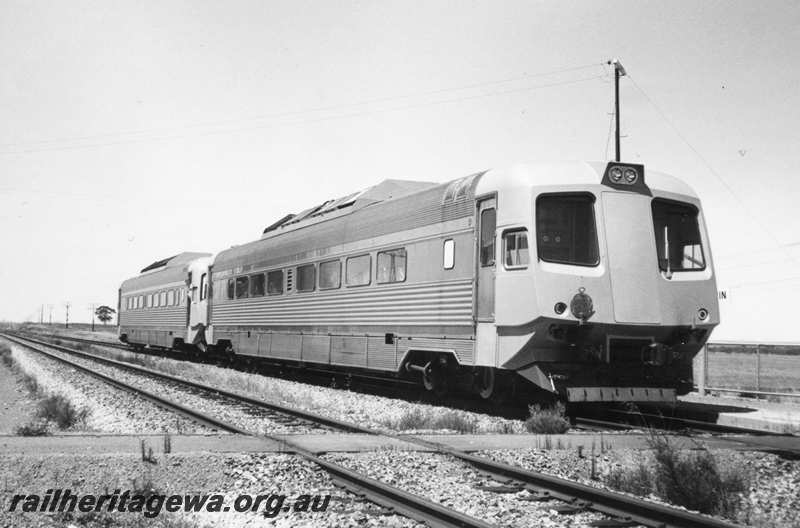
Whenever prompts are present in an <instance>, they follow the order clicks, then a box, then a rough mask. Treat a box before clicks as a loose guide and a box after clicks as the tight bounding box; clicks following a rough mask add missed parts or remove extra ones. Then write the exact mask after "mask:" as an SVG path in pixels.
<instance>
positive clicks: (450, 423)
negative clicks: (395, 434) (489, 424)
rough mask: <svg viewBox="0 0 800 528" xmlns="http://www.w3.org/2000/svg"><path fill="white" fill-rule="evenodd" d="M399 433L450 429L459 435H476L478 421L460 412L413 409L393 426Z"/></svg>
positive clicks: (405, 413) (401, 416)
mask: <svg viewBox="0 0 800 528" xmlns="http://www.w3.org/2000/svg"><path fill="white" fill-rule="evenodd" d="M392 425H393V426H394V427H393V428H394V429H397V430H398V431H412V430H420V429H448V430H451V431H458V432H459V433H462V434H464V433H474V432H476V431H477V430H478V424H477V421H476V420H475V419H474V418H472V417H470V416H468V415H464V414H463V413H459V412H458V411H453V410H448V409H443V410H438V409H437V410H423V409H420V408H418V407H412V408H410V409H408V410H407V411H405V412H404V413H403V414H402V415H400V418H399V419H398V420H396V421H395V422H394V423H393V424H392Z"/></svg>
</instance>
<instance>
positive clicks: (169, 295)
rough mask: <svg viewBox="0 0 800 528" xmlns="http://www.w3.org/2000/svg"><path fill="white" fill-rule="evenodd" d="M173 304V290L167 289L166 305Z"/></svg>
mask: <svg viewBox="0 0 800 528" xmlns="http://www.w3.org/2000/svg"><path fill="white" fill-rule="evenodd" d="M173 304H175V290H169V291H168V292H167V306H172V305H173Z"/></svg>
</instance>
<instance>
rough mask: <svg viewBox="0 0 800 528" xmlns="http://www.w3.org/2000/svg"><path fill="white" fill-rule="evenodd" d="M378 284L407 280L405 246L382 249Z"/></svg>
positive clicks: (379, 258) (379, 254) (379, 257)
mask: <svg viewBox="0 0 800 528" xmlns="http://www.w3.org/2000/svg"><path fill="white" fill-rule="evenodd" d="M377 275H378V276H377V280H378V284H386V283H389V282H403V281H405V280H406V250H405V248H399V249H392V250H389V251H381V252H379V253H378V272H377Z"/></svg>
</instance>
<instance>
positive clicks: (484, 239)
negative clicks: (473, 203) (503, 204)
mask: <svg viewBox="0 0 800 528" xmlns="http://www.w3.org/2000/svg"><path fill="white" fill-rule="evenodd" d="M496 228H497V211H496V210H495V209H494V208H492V209H484V210H483V211H481V246H480V253H481V267H482V268H486V267H489V266H494V231H495V229H496Z"/></svg>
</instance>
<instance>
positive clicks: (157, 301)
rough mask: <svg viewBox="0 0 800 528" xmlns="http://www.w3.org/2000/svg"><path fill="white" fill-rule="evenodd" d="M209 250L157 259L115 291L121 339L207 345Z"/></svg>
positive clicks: (162, 345)
mask: <svg viewBox="0 0 800 528" xmlns="http://www.w3.org/2000/svg"><path fill="white" fill-rule="evenodd" d="M211 257H212V255H211V253H190V252H185V253H180V254H178V255H174V256H172V257H169V258H166V259H163V260H159V261H157V262H154V263H152V264H150V265H149V266H147V267H145V268H144V269H142V271H141V274H140V275H138V276H136V277H133V278H131V279H128V280H126V281H125V282H123V283H122V286H121V287H120V289H119V301H118V302H119V310H118V313H119V339H120V340H121V341H122V342H124V343H129V344H131V345H133V346H136V347H144V346H148V347H151V348H152V347H160V348H175V349H181V348H184V347H186V346H187V345H194V346H197V347H200V348H202V347H203V346H204V345H205V327H206V325H207V321H208V315H207V312H206V309H207V300H206V299H207V296H208V266H209V263H210V262H211Z"/></svg>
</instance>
